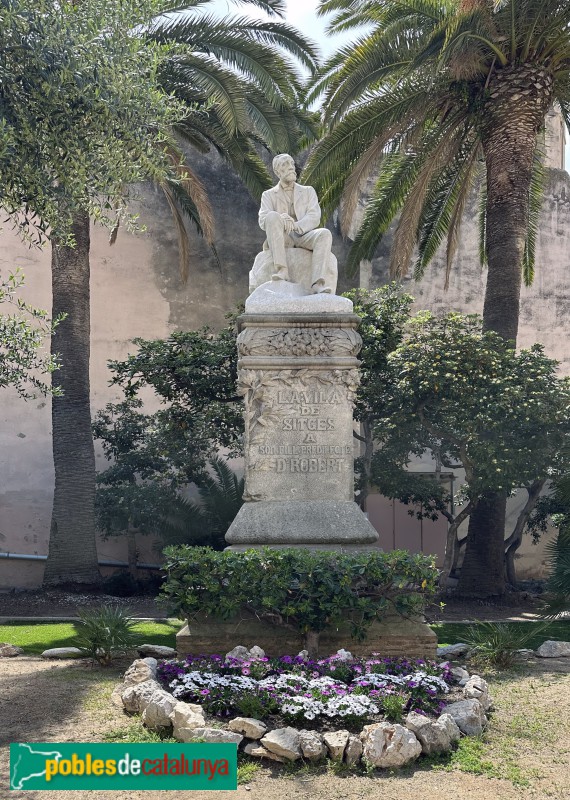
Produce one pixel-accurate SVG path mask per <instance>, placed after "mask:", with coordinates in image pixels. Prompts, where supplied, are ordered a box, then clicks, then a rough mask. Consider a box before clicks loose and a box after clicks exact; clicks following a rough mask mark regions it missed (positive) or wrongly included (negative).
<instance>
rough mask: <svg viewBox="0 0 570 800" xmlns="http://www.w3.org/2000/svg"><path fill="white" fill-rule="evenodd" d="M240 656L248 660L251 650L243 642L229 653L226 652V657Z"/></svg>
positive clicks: (241, 658) (243, 659)
mask: <svg viewBox="0 0 570 800" xmlns="http://www.w3.org/2000/svg"><path fill="white" fill-rule="evenodd" d="M228 658H239V659H240V660H241V661H247V660H248V658H249V650H248V649H247V647H244V646H243V644H238V645H236V647H234V649H233V650H230V652H229V653H226V659H228Z"/></svg>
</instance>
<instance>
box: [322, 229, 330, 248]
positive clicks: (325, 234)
mask: <svg viewBox="0 0 570 800" xmlns="http://www.w3.org/2000/svg"><path fill="white" fill-rule="evenodd" d="M319 239H321V241H323V242H325V244H328V245H329V246H331V245H332V233H331V232H330V231H329V229H328V228H321V229H320V231H319Z"/></svg>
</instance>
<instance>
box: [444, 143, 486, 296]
mask: <svg viewBox="0 0 570 800" xmlns="http://www.w3.org/2000/svg"><path fill="white" fill-rule="evenodd" d="M478 150H479V148H478V147H477V146H474V147H472V149H471V153H470V155H468V157H467V159H466V161H465V165H464V168H463V170H462V173H461V181H460V183H459V192H458V194H457V196H456V198H455V203H454V208H453V212H452V214H451V219H450V221H449V231H448V233H447V249H446V254H445V281H444V285H443V288H444V290H446V291H447V289H449V278H450V275H451V267H452V264H453V258H454V256H455V253H456V252H457V248H458V247H459V232H460V230H461V223H462V221H463V213H464V211H465V206H466V204H467V198H468V197H469V194H470V192H471V190H472V188H473V179H474V176H475V174H476V173H477V170H478V164H477V156H478Z"/></svg>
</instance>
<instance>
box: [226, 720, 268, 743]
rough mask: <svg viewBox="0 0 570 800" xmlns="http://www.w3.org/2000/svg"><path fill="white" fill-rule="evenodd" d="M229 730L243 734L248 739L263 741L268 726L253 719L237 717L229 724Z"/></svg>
mask: <svg viewBox="0 0 570 800" xmlns="http://www.w3.org/2000/svg"><path fill="white" fill-rule="evenodd" d="M228 728H229V729H230V731H235V732H236V733H242V734H243V735H244V736H245V738H246V739H261V737H262V736H264V735H265V734H266V733H267V725H266V724H265V723H264V722H261V721H260V720H258V719H253V718H252V717H236V718H235V719H232V720H231V721H230V722H229V723H228Z"/></svg>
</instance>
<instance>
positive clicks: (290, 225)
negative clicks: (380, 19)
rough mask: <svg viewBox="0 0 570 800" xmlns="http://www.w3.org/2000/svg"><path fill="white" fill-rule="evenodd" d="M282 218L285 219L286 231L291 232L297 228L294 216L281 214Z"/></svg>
mask: <svg viewBox="0 0 570 800" xmlns="http://www.w3.org/2000/svg"><path fill="white" fill-rule="evenodd" d="M281 219H282V220H283V227H284V228H285V233H291V232H292V231H293V230H295V220H294V219H293V217H290V216H289V214H281Z"/></svg>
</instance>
